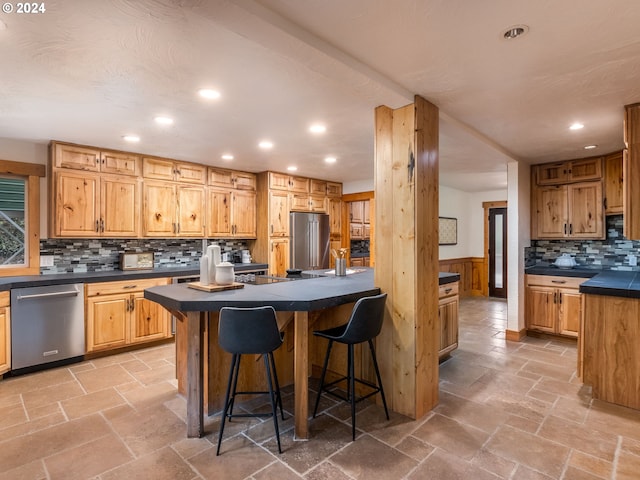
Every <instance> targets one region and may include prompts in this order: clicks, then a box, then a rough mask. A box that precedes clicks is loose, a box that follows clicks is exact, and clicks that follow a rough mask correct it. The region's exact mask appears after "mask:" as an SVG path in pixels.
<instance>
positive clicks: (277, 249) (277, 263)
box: [269, 238, 289, 277]
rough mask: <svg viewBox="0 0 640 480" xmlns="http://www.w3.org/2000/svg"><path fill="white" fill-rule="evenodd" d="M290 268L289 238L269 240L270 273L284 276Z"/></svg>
mask: <svg viewBox="0 0 640 480" xmlns="http://www.w3.org/2000/svg"><path fill="white" fill-rule="evenodd" d="M288 268H289V239H288V238H276V239H272V240H269V275H275V276H277V277H284V276H285V275H286V274H287V269H288Z"/></svg>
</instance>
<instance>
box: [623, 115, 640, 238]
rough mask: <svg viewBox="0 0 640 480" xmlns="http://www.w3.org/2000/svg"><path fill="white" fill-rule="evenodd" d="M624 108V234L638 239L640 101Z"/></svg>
mask: <svg viewBox="0 0 640 480" xmlns="http://www.w3.org/2000/svg"><path fill="white" fill-rule="evenodd" d="M624 108H625V116H624V143H625V146H626V148H625V150H624V151H623V175H624V187H623V191H624V208H623V210H624V236H625V237H626V238H628V239H629V240H640V188H638V185H640V103H636V104H633V105H627V106H625V107H624Z"/></svg>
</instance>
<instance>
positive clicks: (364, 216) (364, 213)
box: [362, 200, 371, 223]
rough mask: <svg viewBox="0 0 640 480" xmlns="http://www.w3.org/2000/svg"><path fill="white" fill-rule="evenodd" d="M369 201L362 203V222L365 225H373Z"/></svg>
mask: <svg viewBox="0 0 640 480" xmlns="http://www.w3.org/2000/svg"><path fill="white" fill-rule="evenodd" d="M369 205H370V204H369V200H363V202H362V221H363V222H364V223H371V218H370V215H369V213H370V211H369Z"/></svg>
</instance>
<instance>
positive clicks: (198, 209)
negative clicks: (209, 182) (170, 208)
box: [176, 187, 206, 237]
mask: <svg viewBox="0 0 640 480" xmlns="http://www.w3.org/2000/svg"><path fill="white" fill-rule="evenodd" d="M205 212H206V207H205V196H204V187H178V225H177V228H176V231H177V234H178V236H179V237H204V227H205V221H204V219H205Z"/></svg>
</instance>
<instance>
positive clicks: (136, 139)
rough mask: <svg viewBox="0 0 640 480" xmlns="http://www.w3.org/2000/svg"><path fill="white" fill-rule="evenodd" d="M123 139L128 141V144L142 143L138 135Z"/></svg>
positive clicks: (126, 136)
mask: <svg viewBox="0 0 640 480" xmlns="http://www.w3.org/2000/svg"><path fill="white" fill-rule="evenodd" d="M122 138H123V139H124V140H125V141H126V142H132V143H135V142H139V141H140V137H139V136H138V135H123V136H122Z"/></svg>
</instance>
